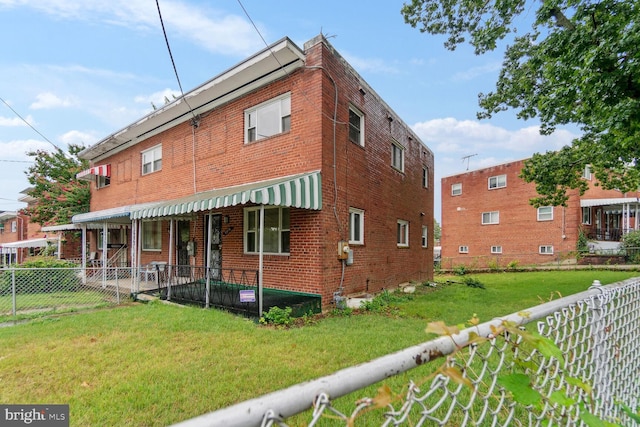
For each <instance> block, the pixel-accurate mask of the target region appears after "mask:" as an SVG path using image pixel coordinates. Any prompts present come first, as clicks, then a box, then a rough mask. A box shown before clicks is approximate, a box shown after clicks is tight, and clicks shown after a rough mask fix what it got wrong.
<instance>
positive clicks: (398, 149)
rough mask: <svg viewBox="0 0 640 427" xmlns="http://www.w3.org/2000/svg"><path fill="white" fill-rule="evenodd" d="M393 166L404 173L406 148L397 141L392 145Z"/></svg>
mask: <svg viewBox="0 0 640 427" xmlns="http://www.w3.org/2000/svg"><path fill="white" fill-rule="evenodd" d="M391 166H393V167H394V168H395V169H398V170H399V171H400V172H404V147H403V146H402V145H400V143H398V142H396V141H393V142H392V143H391Z"/></svg>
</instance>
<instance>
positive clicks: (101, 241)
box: [98, 231, 111, 250]
mask: <svg viewBox="0 0 640 427" xmlns="http://www.w3.org/2000/svg"><path fill="white" fill-rule="evenodd" d="M110 236H111V233H110V232H109V231H107V244H108V243H109V242H110V241H111V238H110ZM103 246H104V232H103V231H101V232H100V233H99V234H98V249H100V250H102V248H103Z"/></svg>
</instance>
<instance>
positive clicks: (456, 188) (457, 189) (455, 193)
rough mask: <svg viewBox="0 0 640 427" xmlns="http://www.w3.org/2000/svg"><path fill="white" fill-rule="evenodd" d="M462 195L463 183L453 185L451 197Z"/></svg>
mask: <svg viewBox="0 0 640 427" xmlns="http://www.w3.org/2000/svg"><path fill="white" fill-rule="evenodd" d="M461 194H462V183H461V182H456V183H455V184H451V195H452V196H459V195H461Z"/></svg>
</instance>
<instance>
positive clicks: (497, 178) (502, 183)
mask: <svg viewBox="0 0 640 427" xmlns="http://www.w3.org/2000/svg"><path fill="white" fill-rule="evenodd" d="M501 178H504V179H503V180H501ZM492 180H493V182H494V183H493V185H492V182H491V181H492ZM487 185H488V187H489V190H496V189H498V188H505V187H506V186H507V175H506V174H502V175H496V176H492V177H489V179H488V180H487Z"/></svg>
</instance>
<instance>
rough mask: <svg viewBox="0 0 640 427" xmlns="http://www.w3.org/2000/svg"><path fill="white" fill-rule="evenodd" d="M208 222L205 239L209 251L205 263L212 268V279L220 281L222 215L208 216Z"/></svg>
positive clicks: (206, 252)
mask: <svg viewBox="0 0 640 427" xmlns="http://www.w3.org/2000/svg"><path fill="white" fill-rule="evenodd" d="M207 220H208V221H207V223H208V224H207V227H205V231H206V234H205V236H204V237H205V242H207V246H206V247H207V248H208V250H206V251H205V261H207V262H206V265H207V267H209V268H210V274H211V276H210V277H211V278H212V279H214V280H219V279H220V278H221V275H222V215H219V214H211V215H209V216H207ZM206 257H209V259H208V260H207V259H206Z"/></svg>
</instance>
